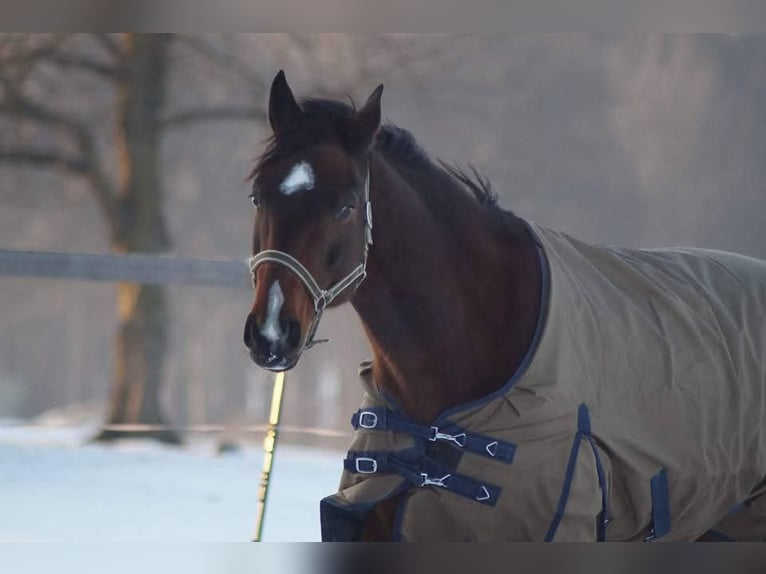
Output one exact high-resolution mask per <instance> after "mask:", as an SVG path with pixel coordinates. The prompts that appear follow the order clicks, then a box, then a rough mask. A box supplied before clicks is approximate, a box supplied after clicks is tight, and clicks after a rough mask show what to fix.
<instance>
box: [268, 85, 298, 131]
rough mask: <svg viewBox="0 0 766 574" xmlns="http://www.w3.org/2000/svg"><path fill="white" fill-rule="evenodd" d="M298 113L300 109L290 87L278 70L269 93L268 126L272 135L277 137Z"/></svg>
mask: <svg viewBox="0 0 766 574" xmlns="http://www.w3.org/2000/svg"><path fill="white" fill-rule="evenodd" d="M300 113H301V108H300V106H298V102H296V101H295V96H293V91H292V90H291V89H290V86H288V85H287V79H286V78H285V73H284V72H283V71H282V70H279V73H278V74H277V75H276V77H275V78H274V81H273V82H272V83H271V93H270V94H269V124H271V130H272V131H273V132H274V135H277V136H278V135H279V133H280V132H281V131H283V130H284V128H285V126H287V124H289V123H290V122H291V121H293V120H294V119H295V118H296V117H297V116H298V115H299V114H300Z"/></svg>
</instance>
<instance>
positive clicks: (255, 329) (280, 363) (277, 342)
mask: <svg viewBox="0 0 766 574" xmlns="http://www.w3.org/2000/svg"><path fill="white" fill-rule="evenodd" d="M279 326H280V328H279V330H278V332H277V333H276V334H274V333H269V331H268V329H266V330H265V331H266V332H265V333H264V328H263V326H262V325H259V324H258V320H257V319H256V317H255V315H253V314H252V313H250V314H249V315H248V316H247V320H246V321H245V330H244V335H243V342H244V343H245V347H247V349H248V350H249V351H250V358H251V359H252V360H253V362H254V363H255V364H256V365H258V366H259V367H261V368H263V369H267V370H269V371H274V372H280V371H287V370H289V369H292V368H293V367H294V366H295V364H296V363H297V362H298V359H299V358H300V355H301V350H302V345H301V326H300V323H299V322H298V320H297V319H294V318H292V317H280V320H279Z"/></svg>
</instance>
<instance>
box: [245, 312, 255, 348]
mask: <svg viewBox="0 0 766 574" xmlns="http://www.w3.org/2000/svg"><path fill="white" fill-rule="evenodd" d="M256 330H257V323H256V321H255V316H254V315H253V314H252V313H251V314H249V315H248V316H247V319H246V320H245V332H244V333H243V339H244V343H245V347H247V348H248V349H252V348H253V345H254V344H255V337H256Z"/></svg>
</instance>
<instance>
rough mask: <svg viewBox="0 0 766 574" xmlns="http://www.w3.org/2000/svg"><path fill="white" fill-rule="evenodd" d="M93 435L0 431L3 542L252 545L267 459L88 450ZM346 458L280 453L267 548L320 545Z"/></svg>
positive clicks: (89, 431) (148, 446) (141, 448)
mask: <svg viewBox="0 0 766 574" xmlns="http://www.w3.org/2000/svg"><path fill="white" fill-rule="evenodd" d="M93 432H94V430H93V428H89V427H85V426H81V427H76V428H71V427H70V428H60V427H50V428H38V427H35V428H30V427H25V426H23V425H17V426H10V425H0V509H2V510H1V511H0V541H6V542H7V541H48V542H74V541H98V542H104V541H115V542H116V541H131V542H149V541H163V542H198V541H211V542H218V541H220V542H223V541H243V542H244V541H248V540H250V538H251V537H252V535H253V532H254V525H255V517H256V509H257V505H258V504H257V494H258V485H259V482H260V476H261V464H262V461H263V453H262V451H261V449H260V448H259V446H258V445H256V444H253V445H250V446H245V447H244V448H243V449H242V450H241V451H239V452H236V453H229V454H225V455H217V454H215V443H214V442H213V441H212V440H210V439H197V440H193V441H192V442H191V443H190V444H189V445H188V446H186V447H184V448H182V449H178V448H173V447H166V446H162V445H159V444H154V443H150V442H143V441H131V442H126V443H117V445H116V446H104V445H97V444H85V442H86V440H87V438H88V437H90V436H92V435H93ZM343 456H344V453H342V452H334V451H326V450H317V449H310V448H302V447H297V446H288V445H284V444H280V445H279V447H278V450H277V453H276V459H275V463H274V470H273V472H272V475H271V485H270V490H269V500H268V506H267V512H266V519H265V525H264V532H263V538H264V541H316V540H319V538H320V529H319V500H320V499H321V498H322V497H324V496H326V495H328V494H331V493H332V492H334V491H335V489H336V487H337V484H338V480H339V478H340V472H341V468H342V462H341V461H342V459H343Z"/></svg>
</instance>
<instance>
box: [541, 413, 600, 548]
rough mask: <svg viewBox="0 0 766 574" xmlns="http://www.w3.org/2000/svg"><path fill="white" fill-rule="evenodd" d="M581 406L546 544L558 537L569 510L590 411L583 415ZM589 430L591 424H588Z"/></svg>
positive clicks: (546, 536)
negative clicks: (573, 482) (584, 428)
mask: <svg viewBox="0 0 766 574" xmlns="http://www.w3.org/2000/svg"><path fill="white" fill-rule="evenodd" d="M584 406H585V405H580V408H579V409H578V411H577V432H576V433H575V437H574V440H573V441H572V450H570V451H569V461H568V462H567V469H566V474H565V475H564V485H563V486H562V487H561V495H560V496H559V503H558V505H557V506H556V512H555V513H554V515H553V520H552V521H551V525H550V526H549V527H548V533H547V534H546V535H545V541H546V542H552V541H553V537H554V536H556V530H558V527H559V524H560V523H561V519H562V518H564V512H565V511H566V508H567V501H568V500H569V491H570V489H571V488H572V478H573V477H574V471H575V466H576V464H577V455H578V453H579V452H580V443H581V442H582V436H583V435H582V431H581V430H580V428H581V426H582V425H583V422H584V421H583V416H584V417H585V418H587V416H588V409H587V407H586V408H585V411H584V414H583V407H584ZM588 428H590V423H589V422H588Z"/></svg>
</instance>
